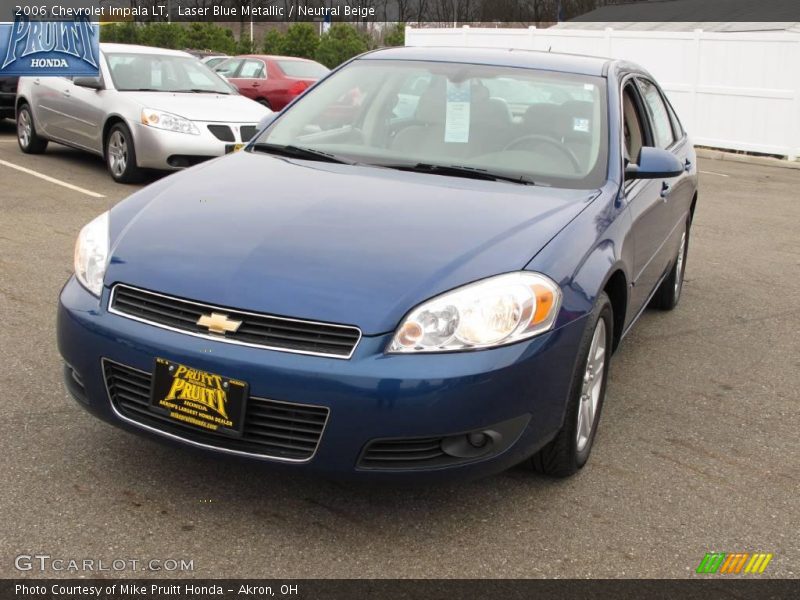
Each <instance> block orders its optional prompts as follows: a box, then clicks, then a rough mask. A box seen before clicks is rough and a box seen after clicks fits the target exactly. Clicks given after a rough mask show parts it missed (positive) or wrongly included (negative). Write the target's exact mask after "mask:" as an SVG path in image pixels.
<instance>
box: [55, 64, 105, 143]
mask: <svg viewBox="0 0 800 600" xmlns="http://www.w3.org/2000/svg"><path fill="white" fill-rule="evenodd" d="M79 79H82V78H79ZM101 84H102V80H101ZM108 93H109V92H108V91H107V90H104V89H100V90H97V89H94V88H91V87H84V86H80V85H75V80H74V78H71V79H70V80H68V81H66V83H65V85H64V88H63V90H62V97H63V98H64V108H63V113H64V115H65V119H64V127H65V130H66V131H65V136H66V137H65V138H64V139H66V140H67V141H69V142H71V143H73V144H75V145H77V146H80V147H82V148H86V149H87V150H91V151H93V152H102V143H101V141H100V138H101V135H102V129H103V121H104V120H105V103H107V102H108V100H107V94H108ZM112 93H113V92H112Z"/></svg>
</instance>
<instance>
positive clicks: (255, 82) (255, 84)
mask: <svg viewBox="0 0 800 600" xmlns="http://www.w3.org/2000/svg"><path fill="white" fill-rule="evenodd" d="M250 86H251V87H258V82H257V81H254V82H253V83H251V84H250Z"/></svg>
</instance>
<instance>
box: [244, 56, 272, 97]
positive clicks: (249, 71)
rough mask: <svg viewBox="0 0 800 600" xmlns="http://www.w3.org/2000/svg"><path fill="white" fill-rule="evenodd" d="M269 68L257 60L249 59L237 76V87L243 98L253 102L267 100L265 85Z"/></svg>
mask: <svg viewBox="0 0 800 600" xmlns="http://www.w3.org/2000/svg"><path fill="white" fill-rule="evenodd" d="M266 79H267V66H266V64H264V61H262V60H259V59H257V58H248V59H245V61H244V62H243V63H242V66H241V67H240V68H239V72H238V73H237V74H236V87H237V88H239V92H240V93H241V94H242V95H243V96H247V97H248V98H250V99H251V100H264V99H266V90H265V83H266Z"/></svg>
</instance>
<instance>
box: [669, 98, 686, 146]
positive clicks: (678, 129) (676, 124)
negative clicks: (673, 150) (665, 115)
mask: <svg viewBox="0 0 800 600" xmlns="http://www.w3.org/2000/svg"><path fill="white" fill-rule="evenodd" d="M665 104H666V105H667V109H668V110H669V118H670V120H671V121H672V131H674V132H675V137H676V139H681V138H682V137H683V136H684V133H685V132H684V131H683V125H681V121H680V119H679V118H678V115H677V114H675V109H673V108H672V104H670V103H669V100H666V101H665Z"/></svg>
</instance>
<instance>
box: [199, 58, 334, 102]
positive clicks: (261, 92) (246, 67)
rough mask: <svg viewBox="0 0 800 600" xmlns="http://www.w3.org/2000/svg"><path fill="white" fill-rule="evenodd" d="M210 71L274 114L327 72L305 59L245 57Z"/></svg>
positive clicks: (224, 62) (231, 60)
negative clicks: (213, 71) (273, 111)
mask: <svg viewBox="0 0 800 600" xmlns="http://www.w3.org/2000/svg"><path fill="white" fill-rule="evenodd" d="M214 70H215V71H216V72H217V73H219V74H220V75H222V76H223V77H225V78H226V79H228V80H229V81H230V82H231V83H232V84H233V85H235V86H236V88H237V89H238V90H239V92H240V93H241V94H242V95H243V96H247V97H248V98H252V99H253V100H255V101H256V102H260V103H261V104H263V105H264V106H266V107H267V108H270V109H272V110H275V111H278V110H281V109H282V108H283V107H284V106H286V105H287V104H289V102H291V101H292V100H294V99H295V98H296V97H297V96H299V95H300V94H302V93H303V92H304V91H305V90H306V88H308V87H309V86H311V84H313V83H315V82H316V81H317V80H318V79H321V78H323V77H324V76H325V75H327V74H328V72H329V71H330V69H328V68H327V67H325V66H323V65H321V64H319V63H318V62H314V61H313V60H307V59H305V58H295V57H291V56H267V55H261V54H248V55H244V56H234V57H233V58H229V59H228V60H226V61H223V62H221V63H220V64H218V65H217V66H216V67H214Z"/></svg>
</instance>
